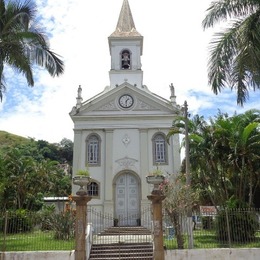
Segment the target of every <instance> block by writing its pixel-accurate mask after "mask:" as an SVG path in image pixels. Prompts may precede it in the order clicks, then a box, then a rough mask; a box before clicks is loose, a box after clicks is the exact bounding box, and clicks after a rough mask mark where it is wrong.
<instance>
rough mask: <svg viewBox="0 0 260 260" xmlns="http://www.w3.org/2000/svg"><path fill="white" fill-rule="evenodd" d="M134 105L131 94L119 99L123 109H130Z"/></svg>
mask: <svg viewBox="0 0 260 260" xmlns="http://www.w3.org/2000/svg"><path fill="white" fill-rule="evenodd" d="M133 104H134V99H133V97H132V96H131V95H129V94H124V95H122V96H121V97H120V98H119V105H120V106H121V107H122V108H130V107H131V106H132V105H133Z"/></svg>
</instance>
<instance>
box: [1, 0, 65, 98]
mask: <svg viewBox="0 0 260 260" xmlns="http://www.w3.org/2000/svg"><path fill="white" fill-rule="evenodd" d="M36 11H37V10H36V6H35V4H34V3H33V2H32V1H30V0H26V1H19V0H18V1H16V2H8V3H7V4H5V1H4V0H0V99H1V100H2V96H3V91H4V90H5V79H4V66H5V65H9V66H10V67H11V68H13V69H15V70H16V71H18V72H19V73H22V74H23V75H24V76H25V77H26V80H27V83H28V85H29V86H33V85H34V79H33V72H32V66H33V64H36V65H39V66H41V67H43V68H44V69H46V70H47V71H48V72H49V74H50V75H51V76H53V77H54V76H59V75H60V74H62V73H63V71H64V64H63V61H62V60H61V59H60V58H59V56H58V55H57V54H55V53H54V52H52V51H51V50H50V47H49V43H48V41H47V37H46V35H45V34H44V33H42V31H40V28H39V25H38V24H37V23H36V19H35V18H36Z"/></svg>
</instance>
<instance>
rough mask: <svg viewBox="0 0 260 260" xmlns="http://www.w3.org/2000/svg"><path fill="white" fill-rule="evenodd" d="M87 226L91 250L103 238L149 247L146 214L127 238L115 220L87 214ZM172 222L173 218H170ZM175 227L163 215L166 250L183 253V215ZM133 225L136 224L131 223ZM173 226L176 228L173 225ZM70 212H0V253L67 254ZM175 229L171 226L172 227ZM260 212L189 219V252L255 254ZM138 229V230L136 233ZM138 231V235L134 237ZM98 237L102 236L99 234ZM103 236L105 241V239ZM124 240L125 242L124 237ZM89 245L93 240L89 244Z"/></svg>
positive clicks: (72, 245)
mask: <svg viewBox="0 0 260 260" xmlns="http://www.w3.org/2000/svg"><path fill="white" fill-rule="evenodd" d="M89 210H90V211H89V212H88V218H89V220H88V222H91V223H92V226H93V227H94V229H93V244H95V243H96V244H98V241H101V236H100V234H103V235H105V236H103V237H102V239H104V240H105V239H108V240H109V239H110V238H111V237H110V234H111V233H110V234H109V233H104V232H105V231H106V230H107V232H112V233H113V232H114V234H116V235H118V236H120V237H119V238H118V239H120V240H119V241H120V242H122V240H123V239H130V238H131V239H133V238H134V239H135V241H136V242H137V243H139V242H142V241H141V240H142V239H144V238H145V242H151V241H152V240H153V237H152V226H151V224H152V221H151V219H152V217H151V216H150V212H151V211H150V210H149V209H146V210H145V211H144V212H145V214H144V213H142V214H141V217H140V221H138V222H137V226H138V228H139V229H137V230H132V232H134V235H133V234H132V235H130V236H129V235H127V232H128V230H127V229H125V227H121V229H120V228H117V229H115V228H114V226H116V220H115V219H114V218H113V216H112V215H106V214H103V213H100V212H96V211H95V210H92V209H89ZM176 216H177V217H176ZM176 216H175V222H174V224H173V221H172V219H171V217H170V216H169V215H167V214H166V213H164V216H163V229H164V244H165V248H166V249H169V250H170V249H178V248H188V242H189V241H188V237H189V236H188V230H189V229H188V226H187V223H188V221H187V218H186V215H185V214H177V215H176ZM137 219H139V218H137ZM176 221H177V222H176ZM74 223H75V212H74V211H72V210H69V211H66V210H65V211H64V212H60V213H51V214H49V213H48V212H26V211H17V212H0V251H38V250H43V251H44V250H48V251H50V250H73V249H75V239H74ZM176 223H177V224H178V226H176V225H177V224H176ZM259 223H260V210H259V209H233V210H227V211H221V210H218V211H217V212H215V213H207V214H201V212H199V213H198V214H194V216H193V229H192V238H193V245H194V248H195V249H196V248H225V247H240V248H253V247H255V248H260V227H259ZM141 229H142V230H141ZM139 230H140V231H142V232H144V233H138V232H139ZM102 232H103V233H102ZM108 234H109V235H108ZM127 236H128V237H127ZM94 239H96V240H95V241H96V242H95V241H94Z"/></svg>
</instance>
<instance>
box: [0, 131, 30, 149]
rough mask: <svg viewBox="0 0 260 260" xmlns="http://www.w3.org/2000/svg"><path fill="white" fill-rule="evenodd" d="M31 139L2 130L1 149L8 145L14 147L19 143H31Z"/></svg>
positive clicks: (0, 133)
mask: <svg viewBox="0 0 260 260" xmlns="http://www.w3.org/2000/svg"><path fill="white" fill-rule="evenodd" d="M30 141H31V139H29V138H25V137H22V136H19V135H14V134H11V133H8V132H5V131H0V150H2V149H4V148H6V147H14V146H16V145H18V144H25V143H29V142H30Z"/></svg>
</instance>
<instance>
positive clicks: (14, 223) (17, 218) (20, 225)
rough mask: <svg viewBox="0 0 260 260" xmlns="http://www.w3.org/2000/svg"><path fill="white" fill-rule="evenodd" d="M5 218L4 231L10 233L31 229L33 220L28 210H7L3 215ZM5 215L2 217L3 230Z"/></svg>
mask: <svg viewBox="0 0 260 260" xmlns="http://www.w3.org/2000/svg"><path fill="white" fill-rule="evenodd" d="M5 216H6V217H7V218H8V219H7V227H6V232H7V233H10V234H15V233H20V232H29V231H32V228H33V221H32V218H31V215H30V213H29V212H28V211H26V210H23V209H20V210H16V211H13V212H8V213H7V214H6V215H5ZM4 223H5V217H3V219H2V227H3V230H4Z"/></svg>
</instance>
